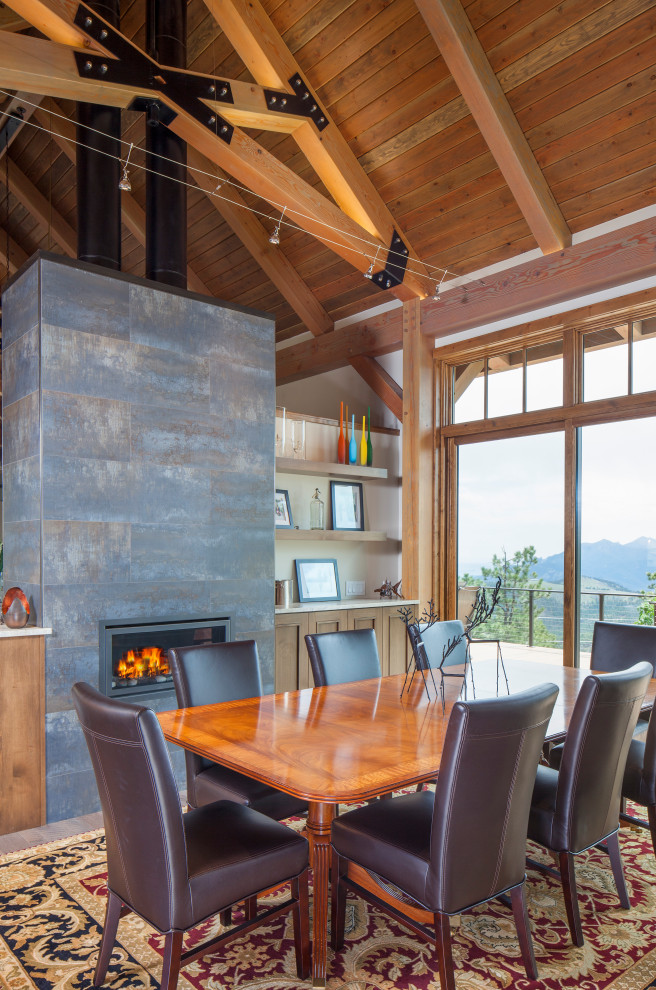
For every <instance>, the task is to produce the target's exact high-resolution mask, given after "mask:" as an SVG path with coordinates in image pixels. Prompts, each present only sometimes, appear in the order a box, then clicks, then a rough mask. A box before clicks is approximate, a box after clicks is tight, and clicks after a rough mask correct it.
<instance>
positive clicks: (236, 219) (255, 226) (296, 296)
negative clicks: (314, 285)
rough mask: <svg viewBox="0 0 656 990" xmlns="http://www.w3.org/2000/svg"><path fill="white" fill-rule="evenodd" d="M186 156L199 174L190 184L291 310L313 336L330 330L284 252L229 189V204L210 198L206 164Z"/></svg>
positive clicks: (330, 324)
mask: <svg viewBox="0 0 656 990" xmlns="http://www.w3.org/2000/svg"><path fill="white" fill-rule="evenodd" d="M187 154H188V164H189V165H190V167H191V168H192V169H198V170H199V171H198V172H192V173H191V174H192V178H193V179H194V181H195V182H196V183H197V185H198V186H199V188H200V189H202V190H203V192H205V193H206V195H207V196H208V197H209V199H210V202H211V204H212V206H213V207H214V208H215V209H216V210H217V211H218V212H219V213H220V214H221V216H222V217H223V218H224V220H225V221H226V222H227V223H228V224H229V225H230V227H231V228H232V229H233V230H234V232H235V234H237V236H238V237H239V239H240V241H241V242H242V243H243V244H244V245H245V246H246V248H247V249H248V250H249V251H250V253H251V254H252V256H253V257H254V258H255V260H256V261H257V263H258V265H259V266H260V268H261V269H262V270H263V271H264V272H265V273H266V274H267V275H268V277H269V278H270V279H271V281H272V282H273V284H274V285H275V286H276V288H277V289H278V291H279V292H280V293H281V295H282V296H283V297H284V298H285V299H286V300H287V301H288V302H289V304H290V306H291V307H292V309H294V310H295V312H297V313H298V315H299V316H300V317H301V319H302V320H303V321H304V323H305V325H306V326H307V328H308V330H310V331H311V332H312V333H313V334H315V335H317V334H321V333H325V332H326V331H328V330H331V329H332V327H333V322H332V320H331V319H330V316H329V315H328V313H326V311H325V310H324V308H323V307H322V306H321V304H320V303H319V302H318V301H317V300H316V299H315V297H314V295H313V294H312V292H311V291H310V290H309V288H308V287H307V285H306V284H305V282H304V281H303V279H302V278H301V277H300V275H299V274H298V272H297V271H296V269H295V268H294V267H293V266H292V265H291V263H290V262H289V261H288V259H287V258H286V256H285V254H284V252H283V251H281V250H280V248H276V247H274V246H273V245H272V244H270V243H269V235H268V232H267V230H266V229H265V228H264V227H263V225H262V224H261V223H260V221H259V220H258V219H257V217H255V216H254V215H253V214H252V213H251V212H250V211H249V210H248V209H247V208H245V207H246V204H245V203H244V200H243V199H242V197H241V196H239V193H238V192H237V190H236V189H234V188H232V187H230V189H229V192H228V195H229V196H230V198H231V200H232V203H229V202H227V200H224V199H219V198H218V197H216V196H212V192H213V191H214V187H215V185H216V183H212V181H211V179H210V178H209V176H205V175H202V174H200V173H202V172H206V171H208V162H207V161H206V160H204V159H203V158H202V156H200V155H198V154H197V152H195V151H194V149H193V148H189V149H188V153H187ZM233 204H234V205H233ZM242 204H243V208H242Z"/></svg>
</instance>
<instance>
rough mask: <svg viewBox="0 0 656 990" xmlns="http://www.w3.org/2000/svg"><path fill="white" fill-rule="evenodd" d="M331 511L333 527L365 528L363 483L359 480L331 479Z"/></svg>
mask: <svg viewBox="0 0 656 990" xmlns="http://www.w3.org/2000/svg"><path fill="white" fill-rule="evenodd" d="M330 512H331V517H332V526H333V529H364V511H363V508H362V485H361V484H359V482H357V481H356V482H350V481H331V482H330Z"/></svg>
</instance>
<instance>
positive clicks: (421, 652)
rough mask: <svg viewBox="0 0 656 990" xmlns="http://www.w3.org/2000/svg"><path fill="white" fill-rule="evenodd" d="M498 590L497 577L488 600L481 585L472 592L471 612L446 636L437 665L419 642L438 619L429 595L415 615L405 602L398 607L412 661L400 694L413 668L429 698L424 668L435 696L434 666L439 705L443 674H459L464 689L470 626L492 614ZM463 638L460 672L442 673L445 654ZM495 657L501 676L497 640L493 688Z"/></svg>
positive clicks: (411, 678)
mask: <svg viewBox="0 0 656 990" xmlns="http://www.w3.org/2000/svg"><path fill="white" fill-rule="evenodd" d="M500 590H501V578H499V579H498V580H497V583H496V584H495V586H494V588H493V589H492V594H491V595H490V598H489V601H488V598H487V594H486V591H485V588H479V589H478V591H477V592H476V597H475V599H474V604H473V606H472V609H471V612H470V613H469V615H468V616H467V619H466V620H465V623H464V629H463V632H462V633H460V634H458V635H456V636H453V637H452V638H449V639H447V641H446V643H445V645H444V647H443V648H442V658H441V660H440V662H439V663H438V664H431V663H430V661H429V658H428V655H427V653H426V647H425V645H424V641H423V637H424V636H425V634H426V631H427V630H428V629H430V627H431V626H434V625H435V624H436V623H437V622H440V617H439V615H438V613H437V612H436V610H435V602H434V600H433V599H432V598H431V600H430V601H429V603H428V606H427V608H425V609H424V611H423V612H422V613H421V615H419V616H416V615H415V613H414V610H413V609H412V608H411V606H409V605H403V606H401V607H400V608H399V609H398V613H399V615H400V617H401V619H402V620H403V622H404V623H405V627H406V630H407V633H408V638H409V639H410V643H411V645H412V664H411V667H409V668H408V670H407V672H406V675H405V680H404V682H403V688H402V689H401V696H403V693H404V692H405V690H406V687H407V689H408V691H409V690H410V688H411V686H412V682H413V680H414V677H415V674H416V673H417V671H419V672H420V674H421V676H422V679H423V682H424V687H425V689H426V694H427V695H428V697H429V698H430V691H429V689H428V681H427V679H426V671H427V670H428V671H430V675H431V680H432V681H433V687H434V688H435V695H436V697H437V684H436V683H435V675H434V673H433V670H434V668H435V669H437V670H439V673H440V694H441V697H442V707H443V708H444V678H445V677H461V678H462V679H463V685H464V686H465V690H466V678H467V668H468V667H470V668H471V657H470V653H469V642H470V638H471V634H472V632H473V630H474V629H476V628H477V627H478V626H480V625H482V624H483V623H484V622H487V620H488V619H489V618H490V617H491V615H492V613H493V612H494V609H495V608H496V606H497V604H498V602H499V594H500ZM463 639H465V640H466V641H467V650H466V654H465V657H466V659H465V664H464V669H463V671H462V672H460V671H458V673H447V672H445V671H444V663H445V661H446V659H447V657H449V656H450V655H451V654H452V653H453V651H454V650H455V648H456V647H457V646H458V644H459V643H461V642H462V640H463ZM499 660H501V666H502V669H503V673H504V677H505V676H506V671H505V667H504V666H503V658H502V657H501V652H500V648H499V644H498V642H497V688H498V680H499V671H498V664H499ZM408 677H409V678H410V680H409V681H408ZM507 685H508V678H507V677H506V686H507ZM472 689H473V690H474V696H475V695H476V691H475V686H474V676H473V672H472Z"/></svg>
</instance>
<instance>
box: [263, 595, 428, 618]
mask: <svg viewBox="0 0 656 990" xmlns="http://www.w3.org/2000/svg"><path fill="white" fill-rule="evenodd" d="M418 604H419V599H418V598H342V599H341V600H340V601H338V602H294V603H293V605H290V607H289V608H281V607H277V608H276V615H291V614H293V613H294V612H331V611H332V612H334V611H335V609H342V608H399V607H400V606H402V605H418Z"/></svg>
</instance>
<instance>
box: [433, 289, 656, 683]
mask: <svg viewBox="0 0 656 990" xmlns="http://www.w3.org/2000/svg"><path fill="white" fill-rule="evenodd" d="M622 304H623V305H622ZM654 316H656V291H655V290H648V291H647V292H644V293H640V294H638V295H637V296H635V297H629V299H628V300H627V299H624V300H615V301H610V302H606V303H603V304H598V305H596V306H594V307H586V308H585V309H584V310H576V311H573V312H572V313H570V314H565V315H560V316H559V317H555V318H551V319H550V320H544V321H541V322H540V323H539V324H524V325H522V326H517V327H512V328H509V329H507V330H503V331H499V332H497V333H495V334H489V335H486V336H485V337H479V338H476V339H475V340H469V341H466V342H462V343H460V344H459V345H458V344H451V345H447V346H445V347H442V348H437V349H436V350H435V352H434V362H435V381H436V383H437V385H438V404H437V408H438V410H439V413H440V415H439V420H438V422H437V424H436V431H435V436H436V464H437V466H438V476H437V489H436V491H437V513H436V529H435V542H436V550H437V553H436V561H438V562H439V565H438V572H437V573H436V575H435V577H436V582H435V586H436V587H437V588H438V589H439V593H438V595H437V604H438V607H439V609H440V613H441V614H442V615H449V616H451V615H456V614H457V601H458V575H457V527H458V519H457V515H458V447H459V446H460V445H461V444H467V443H477V442H481V441H484V440H501V439H506V438H509V437H519V436H531V435H537V434H541V433H552V432H563V433H564V442H565V483H564V488H565V491H564V499H565V504H564V534H563V535H564V595H563V664H564V665H565V666H574V665H575V664H577V663H578V610H577V601H578V597H579V588H580V574H579V563H578V559H577V555H578V546H579V540H578V530H579V526H580V518H579V507H578V501H577V499H578V492H579V488H580V478H579V471H580V451H579V444H580V432H579V428H580V427H583V426H590V425H596V424H601V423H615V422H621V421H625V420H631V419H642V418H646V417H649V416H656V390H654V391H651V392H642V393H638V394H627V395H623V396H615V397H613V398H610V399H598V400H593V401H589V402H583V401H582V399H583V389H582V384H583V335H584V334H585V333H590V332H592V331H593V330H596V329H603V328H604V327H609V326H612V325H613V324H614V323H620V322H632V321H635V320H639V319H647V318H649V317H654ZM553 341H562V344H563V403H562V405H560V406H555V407H552V408H549V409H540V410H536V411H534V412H523V413H516V414H513V415H509V416H501V417H497V418H495V419H481V420H475V421H471V422H466V423H452V422H451V409H452V402H451V391H452V383H453V368H454V367H456V366H459V365H463V364H467V363H468V362H472V361H477V360H483V361H485V360H487V358H488V357H493V356H494V355H495V354H498V353H500V352H504V351H508V350H510V349H511V348H512V349H514V350H518V349H520V348H527V347H533V346H535V345H537V344H544V343H550V342H553Z"/></svg>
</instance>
